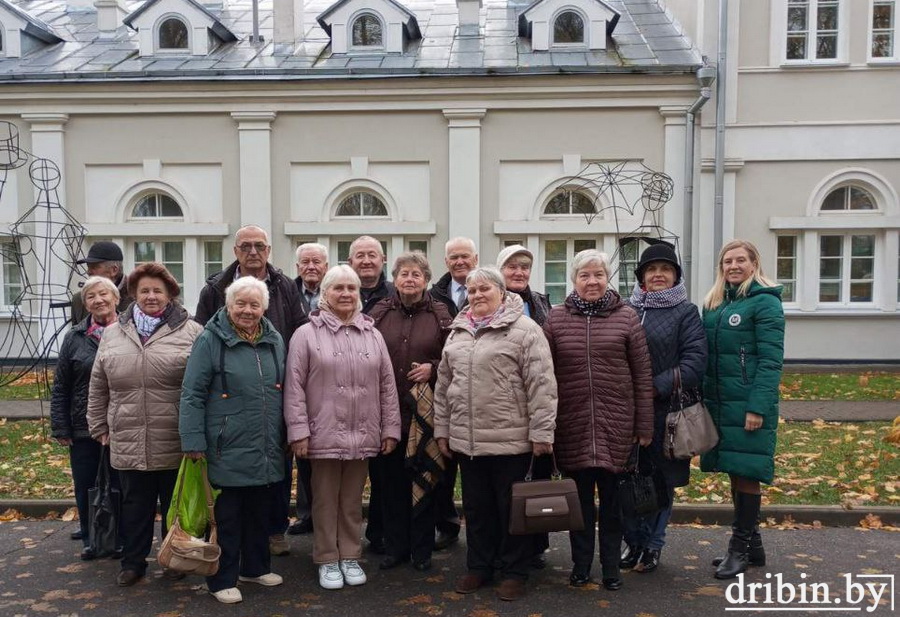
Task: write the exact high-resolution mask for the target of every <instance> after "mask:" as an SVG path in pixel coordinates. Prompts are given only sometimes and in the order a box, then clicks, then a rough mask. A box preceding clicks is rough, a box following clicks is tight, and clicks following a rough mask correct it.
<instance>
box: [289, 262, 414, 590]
mask: <svg viewBox="0 0 900 617" xmlns="http://www.w3.org/2000/svg"><path fill="white" fill-rule="evenodd" d="M359 287H360V283H359V277H358V276H357V275H356V273H355V272H354V271H353V270H352V269H351V268H350V267H349V266H335V267H334V268H331V269H330V270H329V271H328V272H327V273H326V274H325V277H324V278H323V279H322V294H321V297H320V298H319V310H318V311H316V312H313V313H312V315H310V320H309V323H308V324H306V325H304V326H302V327H301V328H300V329H298V330H297V331H296V332H295V333H294V335H293V337H291V344H290V349H289V351H288V358H287V379H286V380H285V388H286V389H285V399H284V419H285V422H286V423H287V429H288V441H289V442H290V444H291V449H292V450H293V451H294V455H295V456H297V457H298V458H301V457H302V458H308V459H310V464H311V467H312V489H313V490H312V493H313V502H312V519H313V522H314V527H313V561H314V562H315V563H316V564H317V565H318V566H319V584H320V585H321V586H322V587H323V588H325V589H340V588H341V587H343V586H344V584H345V583H346V584H347V585H362V584H363V583H365V582H366V573H365V572H363V570H362V568H361V567H360V566H359V563H358V561H357V560H358V559H359V557H360V555H361V552H362V551H361V542H360V531H361V528H362V493H363V486H364V485H365V482H366V473H367V470H368V464H367V461H366V459H367V458H371V457H373V456H377V455H378V454H379V453H382V454H389V453H390V452H391V451H392V450H393V449H394V448H395V447H396V446H397V440H399V439H400V405H399V402H398V399H397V388H396V385H395V383H394V370H393V368H392V366H391V359H390V357H389V355H388V350H387V346H386V345H385V343H384V339H383V338H382V337H381V333H379V332H378V330H376V329H375V326H374V322H373V321H372V318H371V317H369V316H368V315H363V314H362V312H361V309H362V305H361V304H360V299H359Z"/></svg>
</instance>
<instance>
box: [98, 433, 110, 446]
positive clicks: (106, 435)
mask: <svg viewBox="0 0 900 617" xmlns="http://www.w3.org/2000/svg"><path fill="white" fill-rule="evenodd" d="M97 441H99V442H100V445H101V446H108V445H109V433H103V434H102V435H98V436H97Z"/></svg>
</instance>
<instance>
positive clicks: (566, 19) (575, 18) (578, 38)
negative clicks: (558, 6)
mask: <svg viewBox="0 0 900 617" xmlns="http://www.w3.org/2000/svg"><path fill="white" fill-rule="evenodd" d="M553 42H554V43H555V44H557V45H573V44H579V43H584V19H582V18H581V15H579V14H578V13H576V12H575V11H563V12H562V13H560V14H559V17H557V18H556V21H555V22H553Z"/></svg>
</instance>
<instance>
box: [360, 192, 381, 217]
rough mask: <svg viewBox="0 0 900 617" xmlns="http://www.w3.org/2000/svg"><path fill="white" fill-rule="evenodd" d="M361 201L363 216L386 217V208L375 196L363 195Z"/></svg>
mask: <svg viewBox="0 0 900 617" xmlns="http://www.w3.org/2000/svg"><path fill="white" fill-rule="evenodd" d="M362 200H363V216H387V208H386V207H385V205H384V204H383V203H381V200H380V199H378V198H377V197H375V195H371V194H369V193H363V194H362Z"/></svg>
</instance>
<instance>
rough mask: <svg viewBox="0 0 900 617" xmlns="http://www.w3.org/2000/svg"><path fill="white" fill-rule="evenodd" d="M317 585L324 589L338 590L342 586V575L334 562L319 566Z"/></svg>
mask: <svg viewBox="0 0 900 617" xmlns="http://www.w3.org/2000/svg"><path fill="white" fill-rule="evenodd" d="M319 585H321V586H322V587H323V588H324V589H340V588H341V587H343V586H344V575H343V574H341V569H340V568H339V567H338V564H337V562H336V561H335V562H332V563H323V564H322V565H321V566H319Z"/></svg>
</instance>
